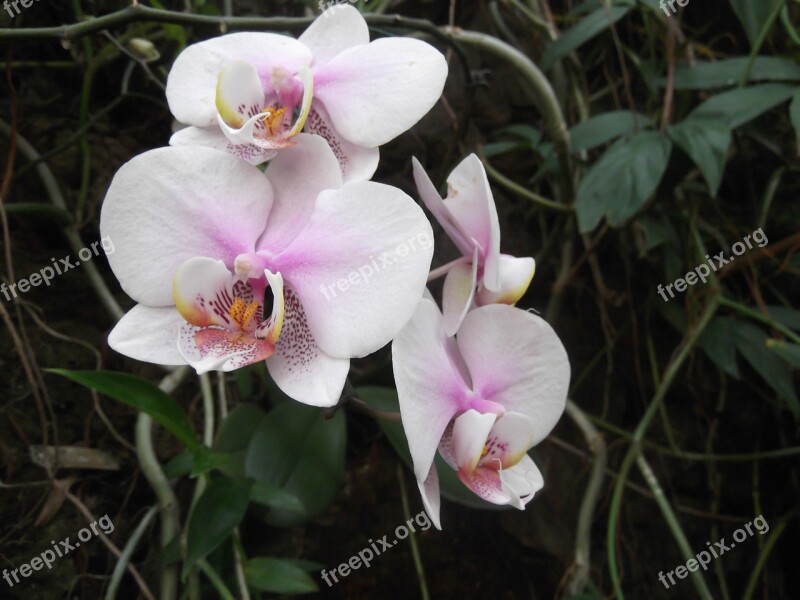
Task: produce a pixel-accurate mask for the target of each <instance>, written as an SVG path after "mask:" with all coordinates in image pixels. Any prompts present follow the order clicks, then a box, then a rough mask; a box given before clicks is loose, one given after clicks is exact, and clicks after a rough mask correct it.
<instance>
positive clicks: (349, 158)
mask: <svg viewBox="0 0 800 600" xmlns="http://www.w3.org/2000/svg"><path fill="white" fill-rule="evenodd" d="M306 130H307V131H308V132H309V133H315V134H317V135H320V136H322V137H323V138H325V140H326V141H327V142H328V145H329V146H330V148H331V150H333V153H334V155H335V156H336V158H337V160H338V161H339V165H340V167H341V170H342V175H343V176H344V181H345V182H348V181H368V180H370V179H372V176H373V175H374V174H375V171H376V170H377V169H378V162H379V160H380V150H378V148H367V147H366V146H359V145H357V144H353V143H351V142H348V141H347V140H346V139H344V138H343V137H342V136H341V135H339V133H338V132H337V131H336V130H335V129H334V127H333V123H331V120H330V117H329V116H328V113H327V112H326V111H325V107H324V106H322V105H321V104H320V103H318V102H317V103H315V104H314V106H313V107H312V109H311V113H310V114H309V117H308V122H307V123H306Z"/></svg>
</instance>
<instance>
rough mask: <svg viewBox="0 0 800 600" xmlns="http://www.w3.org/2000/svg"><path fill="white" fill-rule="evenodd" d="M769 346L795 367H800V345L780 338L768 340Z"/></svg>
mask: <svg viewBox="0 0 800 600" xmlns="http://www.w3.org/2000/svg"><path fill="white" fill-rule="evenodd" d="M767 348H769V349H770V350H772V351H773V352H775V353H776V354H777V355H778V356H780V357H781V358H782V359H783V360H785V361H786V362H787V363H789V364H790V365H792V367H794V368H795V369H800V346H798V345H797V344H789V343H787V342H782V341H780V340H767Z"/></svg>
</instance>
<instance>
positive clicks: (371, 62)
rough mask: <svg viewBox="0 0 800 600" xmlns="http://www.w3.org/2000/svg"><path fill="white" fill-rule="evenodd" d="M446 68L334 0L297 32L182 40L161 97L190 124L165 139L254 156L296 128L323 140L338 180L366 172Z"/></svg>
mask: <svg viewBox="0 0 800 600" xmlns="http://www.w3.org/2000/svg"><path fill="white" fill-rule="evenodd" d="M322 17H325V18H322ZM446 78H447V63H446V61H445V59H444V57H443V56H442V54H441V53H440V52H439V51H438V50H436V49H435V48H434V47H433V46H431V45H429V44H427V43H425V42H422V41H420V40H415V39H410V38H402V37H396V38H383V39H378V40H375V41H373V42H370V40H369V29H368V27H367V23H366V21H365V20H364V18H363V17H362V16H361V14H360V13H359V12H358V11H357V10H356V9H355V8H353V7H352V6H335V7H332V8H331V9H329V10H328V11H326V12H325V13H323V15H321V16H320V17H319V18H317V19H316V20H315V21H314V22H313V23H312V24H311V26H310V27H309V28H308V29H307V30H306V31H305V33H303V35H302V36H301V37H300V38H299V40H295V39H293V38H290V37H287V36H282V35H277V34H273V33H254V32H245V33H232V34H229V35H223V36H221V37H217V38H214V39H211V40H207V41H204V42H200V43H198V44H194V45H192V46H189V47H188V48H186V50H184V51H183V52H182V53H181V54H180V55H179V56H178V58H177V59H176V60H175V64H174V65H173V66H172V70H171V71H170V74H169V78H168V79H167V101H168V102H169V106H170V110H171V111H172V114H173V115H174V116H175V118H176V119H177V120H178V121H180V122H182V123H185V124H187V125H190V127H187V128H186V129H182V130H180V131H178V132H177V133H175V134H174V135H173V136H172V139H171V140H170V143H171V144H172V145H187V144H188V145H205V146H211V147H214V148H218V149H221V150H227V151H228V152H231V153H233V154H235V155H237V156H239V157H241V158H244V159H246V160H248V161H249V162H251V163H252V164H260V163H262V162H265V161H267V160H270V159H271V158H272V157H274V156H275V154H276V153H277V152H278V151H280V150H281V149H282V148H286V147H289V146H291V145H292V144H293V143H294V140H295V138H296V136H297V134H298V133H300V132H301V131H306V132H308V133H316V134H318V135H321V136H322V137H324V138H325V139H327V140H328V143H329V144H330V146H331V148H332V149H333V151H334V153H335V154H336V157H337V158H338V159H339V163H340V164H341V168H342V172H343V174H344V178H345V181H351V180H368V179H370V178H371V177H372V175H373V174H374V173H375V169H376V168H377V166H378V158H379V151H378V146H381V145H383V144H385V143H387V142H389V141H390V140H392V139H394V138H395V137H397V136H398V135H400V134H401V133H403V132H404V131H406V130H408V129H410V128H411V127H412V126H413V125H414V124H415V123H416V122H417V121H419V120H420V119H421V118H422V117H423V116H425V114H426V113H427V112H428V111H429V110H430V109H431V108H432V107H433V106H434V104H435V103H436V101H437V100H438V99H439V97H440V96H441V93H442V89H443V88H444V83H445V79H446Z"/></svg>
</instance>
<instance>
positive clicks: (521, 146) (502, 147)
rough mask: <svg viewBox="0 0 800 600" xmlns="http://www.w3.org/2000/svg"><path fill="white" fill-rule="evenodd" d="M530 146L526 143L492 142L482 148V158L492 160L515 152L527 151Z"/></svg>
mask: <svg viewBox="0 0 800 600" xmlns="http://www.w3.org/2000/svg"><path fill="white" fill-rule="evenodd" d="M527 148H528V145H527V144H526V143H524V142H492V143H490V144H483V145H482V146H481V156H484V157H486V158H491V157H493V156H498V155H500V154H505V153H506V152H512V151H514V150H526V149H527Z"/></svg>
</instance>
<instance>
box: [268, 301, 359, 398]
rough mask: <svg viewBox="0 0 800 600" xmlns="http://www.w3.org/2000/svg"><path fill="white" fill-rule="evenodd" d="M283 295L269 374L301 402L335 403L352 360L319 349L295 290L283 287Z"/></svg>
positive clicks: (284, 389) (286, 392) (269, 360)
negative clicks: (332, 355) (278, 331)
mask: <svg viewBox="0 0 800 600" xmlns="http://www.w3.org/2000/svg"><path fill="white" fill-rule="evenodd" d="M284 298H285V302H286V312H285V317H284V322H283V327H282V330H281V336H280V338H278V343H277V344H276V346H275V354H273V355H272V356H270V357H269V359H267V368H268V369H269V373H270V375H271V376H272V378H273V379H274V380H275V383H276V384H278V387H279V388H281V390H283V392H284V393H285V394H287V395H288V396H289V397H291V398H294V399H295V400H297V401H298V402H302V403H303V404H308V405H311V406H323V407H327V406H334V405H335V404H336V403H337V402H338V401H339V398H340V397H341V395H342V390H343V389H344V384H345V380H346V379H347V374H348V372H349V371H350V361H349V360H347V359H342V358H333V357H331V356H329V355H327V354H325V353H324V352H323V351H322V350H320V348H319V346H318V345H317V343H316V342H315V341H314V336H313V334H312V333H311V331H310V330H309V328H308V323H307V322H306V316H305V312H304V311H303V306H302V304H301V303H300V299H299V298H298V297H297V294H296V293H295V291H294V290H293V289H291V288H290V287H286V288H284Z"/></svg>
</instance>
